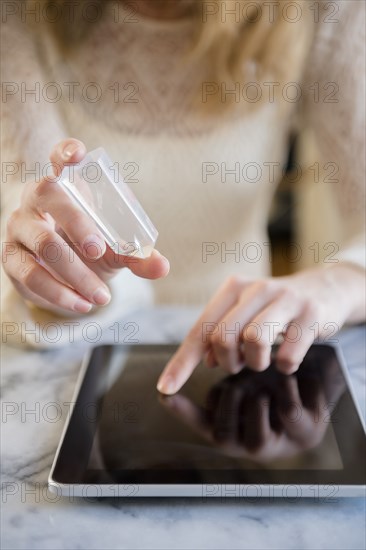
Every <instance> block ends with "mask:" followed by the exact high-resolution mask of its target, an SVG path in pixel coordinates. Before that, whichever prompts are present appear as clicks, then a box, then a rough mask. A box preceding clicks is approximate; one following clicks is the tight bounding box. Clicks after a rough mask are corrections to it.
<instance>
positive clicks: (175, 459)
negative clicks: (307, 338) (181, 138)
mask: <svg viewBox="0 0 366 550" xmlns="http://www.w3.org/2000/svg"><path fill="white" fill-rule="evenodd" d="M131 349H132V348H125V347H115V348H110V354H109V357H108V362H107V363H108V365H107V364H105V365H104V368H105V369H106V377H105V380H106V387H104V388H101V389H100V402H99V415H98V424H97V427H96V430H95V434H94V439H93V443H92V451H91V453H90V458H89V462H88V465H87V470H89V471H91V470H94V471H96V470H104V471H106V472H109V473H110V474H111V479H113V472H116V471H121V470H134V471H136V470H150V471H151V470H158V471H167V470H175V471H177V470H186V469H188V470H191V471H192V470H194V471H207V470H236V471H237V470H258V469H261V470H263V469H265V470H302V471H304V470H341V469H342V468H343V463H342V458H341V453H340V450H339V447H338V443H337V439H336V436H335V433H334V423H336V422H337V421H338V420H337V414H334V411H335V408H336V405H337V403H338V402H339V400H340V399H341V397H342V394H343V393H344V391H345V389H346V386H345V382H344V378H343V376H342V373H341V371H340V369H339V366H338V363H337V361H336V358H335V355H334V353H326V351H325V350H326V348H325V347H324V348H322V349H324V351H323V353H322V357H321V359H322V360H321V362H319V350H318V351H311V350H310V352H309V353H308V354H307V356H306V358H305V361H304V362H303V364H302V366H301V368H300V370H299V371H298V373H296V374H294V375H291V376H286V375H282V374H280V373H278V372H277V371H276V369H275V367H274V365H273V364H272V365H271V366H270V367H269V368H268V369H267V370H266V371H264V372H262V373H254V372H252V371H250V370H249V369H244V370H243V371H242V372H241V373H239V374H236V375H231V376H228V375H226V374H225V373H223V372H222V371H221V370H220V369H214V370H211V371H210V372H209V373H208V371H207V369H206V368H204V367H203V366H199V367H198V368H197V370H196V371H195V373H194V374H193V376H192V378H191V379H190V380H189V381H188V382H187V384H186V385H185V386H184V388H183V389H182V390H181V392H179V393H178V394H176V395H174V396H170V397H163V396H161V395H160V394H159V393H158V392H157V391H156V389H155V388H156V382H157V380H158V378H159V375H160V373H161V371H162V369H163V368H164V366H165V364H166V363H167V361H168V359H169V357H170V356H169V354H168V353H167V351H164V348H162V349H161V351H160V352H156V353H154V354H151V355H150V356H149V355H146V353H145V355H144V352H143V351H138V350H137V348H136V350H135V352H133V353H131Z"/></svg>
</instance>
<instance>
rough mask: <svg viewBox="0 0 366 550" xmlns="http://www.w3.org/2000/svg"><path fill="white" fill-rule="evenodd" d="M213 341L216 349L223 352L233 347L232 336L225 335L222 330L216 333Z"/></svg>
mask: <svg viewBox="0 0 366 550" xmlns="http://www.w3.org/2000/svg"><path fill="white" fill-rule="evenodd" d="M211 341H212V345H213V346H214V348H215V349H219V350H221V351H223V352H227V351H229V350H231V349H232V348H233V342H232V340H231V338H228V337H227V336H225V337H223V336H222V335H221V334H220V332H217V333H216V334H214V335H213V336H212V340H211Z"/></svg>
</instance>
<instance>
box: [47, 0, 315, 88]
mask: <svg viewBox="0 0 366 550" xmlns="http://www.w3.org/2000/svg"><path fill="white" fill-rule="evenodd" d="M108 1H110V0H104V1H103V0H93V2H92V3H91V4H92V5H94V6H95V7H98V6H99V9H100V12H101V13H102V12H103V11H104V8H105V5H106V3H107V2H108ZM167 1H174V0H167ZM183 1H184V0H183ZM41 2H42V4H43V5H44V6H47V5H48V6H54V7H57V8H61V11H62V8H63V7H64V6H65V5H66V3H69V4H70V2H69V0H41ZM87 2H90V0H78V1H77V2H76V4H75V5H74V11H73V14H74V17H73V19H72V21H70V20H67V19H66V17H65V16H64V17H62V18H60V19H59V20H58V21H57V22H55V23H50V25H51V26H52V27H53V33H54V34H55V36H57V38H58V40H59V43H60V44H61V46H62V49H63V51H64V53H65V55H70V54H72V50H73V49H74V48H75V47H77V44H78V43H79V42H80V41H82V40H83V37H84V36H85V34H87V32H88V28H89V26H90V25H91V24H93V23H88V22H87V21H86V20H85V17H83V8H84V7H85V5H86V4H87ZM126 4H127V5H128V4H130V5H131V6H133V1H132V2H130V3H129V2H128V1H127V2H126ZM306 4H307V2H306V0H297V1H296V2H284V1H283V0H280V2H273V3H272V2H268V1H265V0H256V1H252V0H235V1H234V0H227V1H225V0H197V1H195V2H194V3H193V4H192V6H193V7H194V10H195V17H194V21H195V25H196V28H197V34H196V36H197V39H196V41H195V43H194V44H192V48H191V50H190V52H189V56H188V57H190V56H203V55H205V56H208V58H209V59H210V67H211V71H212V75H211V77H212V79H213V80H215V79H216V80H218V81H225V82H227V83H233V82H234V83H235V82H238V81H239V82H243V79H244V78H246V77H248V74H250V67H251V68H253V66H255V68H256V76H255V79H256V80H257V81H262V82H265V81H266V80H269V79H270V80H271V81H272V82H274V81H275V82H278V83H284V82H289V81H291V82H295V83H296V82H299V81H301V75H302V73H303V68H304V64H305V62H306V59H307V56H308V53H309V49H310V44H311V41H312V37H313V21H312V18H311V12H310V10H309V8H308V7H307V6H306ZM271 5H272V7H271ZM291 7H292V9H293V10H295V11H294V13H292V14H291V13H290V12H289V8H291ZM275 8H277V9H275ZM62 13H65V10H63V11H62ZM293 15H295V17H293ZM248 68H249V69H248Z"/></svg>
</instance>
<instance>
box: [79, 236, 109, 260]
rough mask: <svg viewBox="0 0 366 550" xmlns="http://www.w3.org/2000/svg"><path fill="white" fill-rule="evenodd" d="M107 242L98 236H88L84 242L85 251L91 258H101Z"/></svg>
mask: <svg viewBox="0 0 366 550" xmlns="http://www.w3.org/2000/svg"><path fill="white" fill-rule="evenodd" d="M105 248H106V247H105V242H104V240H102V239H101V238H100V237H99V236H98V235H88V236H87V237H86V239H85V241H84V242H83V251H84V252H85V254H86V255H87V256H88V257H89V258H94V259H95V258H100V257H101V256H103V254H104V252H105Z"/></svg>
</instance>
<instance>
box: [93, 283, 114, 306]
mask: <svg viewBox="0 0 366 550" xmlns="http://www.w3.org/2000/svg"><path fill="white" fill-rule="evenodd" d="M110 299H111V295H110V293H109V292H108V290H106V289H105V288H103V287H99V288H98V289H97V290H96V291H95V292H94V294H93V300H94V302H95V303H96V304H98V306H105V305H106V304H108V302H109V301H110Z"/></svg>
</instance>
